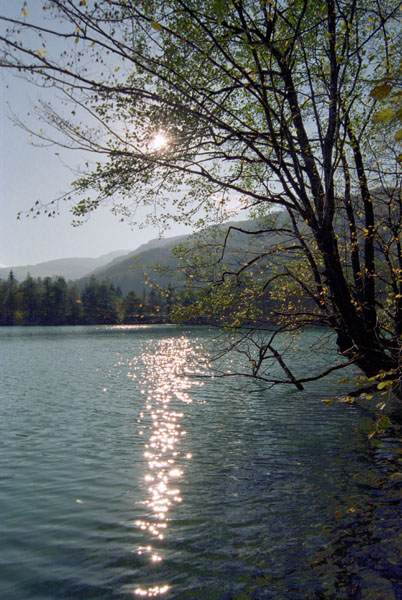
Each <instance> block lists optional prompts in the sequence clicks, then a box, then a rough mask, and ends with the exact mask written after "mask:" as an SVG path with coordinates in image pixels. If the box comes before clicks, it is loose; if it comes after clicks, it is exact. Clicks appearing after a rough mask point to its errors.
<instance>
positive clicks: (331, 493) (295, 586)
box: [0, 326, 372, 600]
mask: <svg viewBox="0 0 402 600" xmlns="http://www.w3.org/2000/svg"><path fill="white" fill-rule="evenodd" d="M308 335H309V336H310V337H309V338H308V339H307V342H311V340H314V339H316V338H317V337H319V336H320V335H322V332H319V331H318V332H317V331H312V332H310V333H309V334H308ZM211 339H212V338H211V333H210V332H209V331H208V330H207V329H203V328H187V329H180V328H176V327H172V326H138V327H137V326H130V327H108V326H103V327H65V328H58V327H49V328H41V327H32V328H20V327H15V328H6V327H3V328H1V329H0V373H1V375H0V378H1V381H0V410H1V421H0V511H1V512H0V514H1V515H2V527H1V529H2V532H1V539H0V554H1V556H0V591H1V592H2V597H4V598H7V599H8V600H39V599H40V600H42V599H43V600H45V599H46V600H50V599H55V598H71V599H82V598H94V599H112V598H116V599H117V598H119V599H126V598H127V599H128V598H133V597H162V598H169V599H170V598H172V599H173V598H174V599H185V598H188V599H194V598H200V599H203V600H204V599H210V598H211V599H212V598H217V599H227V600H229V599H234V598H236V599H238V600H241V599H244V598H255V599H259V598H275V599H286V600H288V599H292V600H299V599H300V600H305V599H306V598H328V599H329V598H341V597H345V598H346V597H347V596H346V595H345V596H343V595H342V594H343V593H345V594H346V592H342V589H343V588H342V585H341V584H340V583H339V582H340V577H338V576H337V573H336V569H335V571H334V570H331V572H325V571H323V570H322V568H321V567H320V566H319V565H320V562H319V560H318V559H317V557H318V556H319V555H320V553H322V551H323V550H324V551H325V549H326V548H328V545H329V544H330V543H331V535H333V523H335V522H336V519H339V518H342V516H343V515H345V514H347V511H348V510H349V509H350V510H352V511H353V510H358V508H359V507H361V505H362V503H364V502H365V492H364V491H362V488H361V486H360V487H359V485H358V479H357V478H356V474H358V473H361V471H362V470H363V469H366V470H367V469H370V468H372V466H371V463H370V461H371V456H370V454H369V452H368V447H367V444H365V442H364V440H365V439H366V438H365V437H364V436H362V435H360V434H359V433H356V428H357V429H358V428H359V427H361V424H362V422H363V419H364V416H363V415H362V412H361V410H360V409H359V408H357V407H356V406H354V405H348V404H344V405H339V404H337V405H333V406H324V405H323V403H322V402H321V400H322V398H323V397H325V396H328V395H331V389H329V388H328V386H331V385H332V384H328V383H326V384H319V385H315V386H313V387H310V388H309V389H308V390H306V391H305V392H302V393H295V392H294V391H293V390H291V389H289V388H286V389H285V388H275V389H273V390H265V391H264V390H261V391H259V392H256V391H255V385H254V384H251V383H248V382H245V381H239V380H237V379H233V380H232V379H203V380H198V379H196V378H194V377H193V375H194V374H197V373H200V372H203V371H205V368H206V362H205V360H206V358H207V356H208V348H209V347H211V346H210V344H211ZM295 360H296V358H295ZM311 360H312V359H311V356H309V355H307V354H306V353H304V354H303V353H302V354H299V355H298V357H297V361H298V362H299V363H300V364H299V365H298V368H305V369H309V368H311ZM316 360H320V358H319V356H318V355H317V357H316ZM303 361H304V362H303ZM336 380H337V377H334V379H333V385H334V390H335V389H337V388H336V385H337V384H336ZM332 391H333V390H332ZM337 586H338V587H337ZM339 586H340V587H339ZM345 589H346V588H345Z"/></svg>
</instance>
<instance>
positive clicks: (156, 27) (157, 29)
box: [151, 21, 162, 31]
mask: <svg viewBox="0 0 402 600" xmlns="http://www.w3.org/2000/svg"><path fill="white" fill-rule="evenodd" d="M151 25H152V27H153V28H154V29H156V31H160V30H161V29H162V25H159V23H157V22H156V21H151Z"/></svg>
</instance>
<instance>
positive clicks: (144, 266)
mask: <svg viewBox="0 0 402 600" xmlns="http://www.w3.org/2000/svg"><path fill="white" fill-rule="evenodd" d="M271 218H272V219H273V220H274V221H275V224H276V226H277V227H278V226H280V225H281V224H283V221H284V213H282V214H281V213H276V215H271ZM229 225H231V226H234V227H237V228H240V229H245V230H247V231H257V230H258V229H259V227H260V224H259V222H258V221H251V220H249V221H237V222H231V223H225V224H223V225H215V226H211V227H208V228H207V229H205V230H203V231H201V232H200V233H198V234H189V235H182V236H176V237H171V238H164V239H157V240H151V241H150V242H148V243H147V244H143V245H142V246H140V247H139V248H137V249H136V250H135V251H133V252H130V253H129V254H128V255H127V256H126V257H124V258H123V259H122V258H121V257H118V258H116V259H115V260H114V261H113V262H112V263H110V264H108V265H106V266H103V267H100V268H98V269H96V270H94V271H92V273H90V274H89V275H87V276H85V277H84V278H83V279H82V280H81V281H80V282H79V285H80V286H84V285H85V283H86V282H87V281H88V279H89V277H90V276H94V277H96V279H98V280H101V279H106V280H108V281H110V282H111V283H113V285H114V286H115V287H120V289H121V291H122V292H123V295H124V296H125V295H126V294H127V293H128V292H130V291H134V292H135V293H136V294H137V295H138V296H140V297H141V295H142V294H143V292H144V290H146V291H147V293H149V292H150V291H151V290H152V287H153V286H156V287H157V286H160V287H162V288H164V287H167V286H168V285H169V284H171V285H172V286H173V287H180V282H179V280H178V278H177V277H176V275H177V268H178V259H177V258H176V257H175V256H174V254H173V253H172V249H173V248H174V247H175V246H177V245H178V244H186V245H188V246H189V247H190V248H191V247H194V248H197V252H198V253H199V254H200V255H201V256H204V257H205V258H207V257H210V256H212V255H213V254H214V253H216V252H217V253H218V254H219V255H220V253H221V248H222V244H223V241H224V239H225V235H226V232H227V230H228V227H229ZM277 241H278V239H277V237H276V239H275V240H274V236H273V235H272V233H266V234H262V235H258V236H253V235H246V234H242V233H240V232H238V231H233V232H232V233H231V235H230V236H229V238H228V239H227V242H226V251H225V261H224V262H225V265H226V266H227V267H229V268H238V267H239V265H240V264H243V263H244V262H245V261H246V260H250V259H251V258H252V257H253V256H256V255H259V254H260V253H261V251H262V250H264V249H267V248H268V247H269V246H271V245H272V243H273V242H277ZM217 248H218V250H217Z"/></svg>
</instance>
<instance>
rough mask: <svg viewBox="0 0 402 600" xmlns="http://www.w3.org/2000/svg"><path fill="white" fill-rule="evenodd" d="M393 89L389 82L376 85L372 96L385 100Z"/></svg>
mask: <svg viewBox="0 0 402 600" xmlns="http://www.w3.org/2000/svg"><path fill="white" fill-rule="evenodd" d="M391 90H392V85H390V84H389V83H384V84H381V85H376V86H375V88H373V89H372V90H371V92H370V96H372V98H374V99H375V100H383V99H384V98H387V97H388V96H389V95H390V93H391Z"/></svg>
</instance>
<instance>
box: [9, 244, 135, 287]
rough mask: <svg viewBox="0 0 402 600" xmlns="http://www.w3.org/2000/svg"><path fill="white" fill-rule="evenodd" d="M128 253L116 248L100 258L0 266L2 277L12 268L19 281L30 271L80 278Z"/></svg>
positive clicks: (32, 272)
mask: <svg viewBox="0 0 402 600" xmlns="http://www.w3.org/2000/svg"><path fill="white" fill-rule="evenodd" d="M125 255H127V250H115V251H114V252H109V253H108V254H103V255H102V256H99V257H98V258H59V259H56V260H50V261H47V262H43V263H38V264H36V265H24V266H16V267H2V268H0V279H7V277H8V274H9V273H10V271H11V270H12V271H13V273H14V277H15V278H16V279H17V280H18V281H23V280H24V279H25V278H26V276H27V275H28V273H30V275H31V276H32V277H55V276H57V275H58V276H60V277H64V278H65V279H67V280H69V279H80V278H81V277H84V276H85V275H87V273H90V272H91V271H93V270H94V269H97V268H100V267H103V266H105V265H107V264H108V263H110V262H111V261H113V260H115V259H117V258H118V257H121V256H125Z"/></svg>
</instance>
